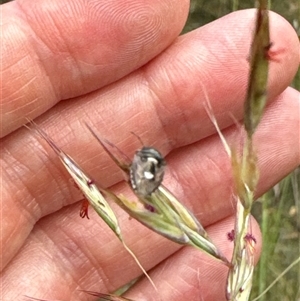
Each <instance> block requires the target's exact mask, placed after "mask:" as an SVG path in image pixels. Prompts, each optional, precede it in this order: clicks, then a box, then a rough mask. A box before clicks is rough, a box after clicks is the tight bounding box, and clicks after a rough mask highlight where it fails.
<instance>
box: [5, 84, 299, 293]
mask: <svg viewBox="0 0 300 301" xmlns="http://www.w3.org/2000/svg"><path fill="white" fill-rule="evenodd" d="M291 91H292V92H294V91H295V90H291ZM288 92H289V91H287V95H286V96H288V98H280V99H278V102H277V101H275V102H273V104H272V106H271V107H269V108H268V110H267V112H266V114H265V116H264V118H263V120H262V124H261V126H260V129H259V130H258V132H257V134H256V138H255V139H256V141H255V145H256V147H257V151H258V154H259V163H260V170H261V183H263V184H261V185H260V186H259V188H258V193H259V194H260V193H262V192H263V190H264V189H265V188H266V185H272V184H274V183H272V181H276V180H278V177H280V176H283V175H285V174H286V173H288V172H289V171H290V170H291V169H292V168H293V167H295V166H297V165H298V164H299V157H300V156H299V155H300V152H299V146H297V145H295V143H294V144H293V143H292V141H295V138H296V137H298V136H297V135H299V132H297V130H295V129H297V126H298V125H299V114H298V109H299V101H298V97H297V98H296V99H294V101H293V100H292V99H291V97H290V96H291V95H292V94H291V93H290V94H289V93H288ZM297 95H298V94H297ZM285 102H286V104H285ZM291 103H294V105H291ZM271 120H274V121H276V123H275V124H274V123H271V122H270V121H271ZM265 124H266V125H265ZM267 124H269V125H270V126H269V127H268V126H267ZM238 133H239V130H238V129H236V127H235V126H233V127H232V128H228V129H227V130H226V131H225V134H226V138H227V139H228V140H229V141H230V140H234V139H237V137H238ZM266 137H269V139H268V148H269V149H270V150H272V151H270V152H265V151H264V148H265V145H264V144H265V143H266ZM274 137H277V138H278V137H280V143H278V140H277V139H274ZM297 139H298V138H297ZM287 148H289V151H290V152H289V157H288V158H287V156H286V149H287ZM167 159H168V162H169V166H170V167H169V169H170V170H169V171H170V173H171V176H169V178H168V177H167V179H166V186H167V187H168V188H169V189H170V190H171V191H172V192H173V193H174V194H175V195H176V197H178V198H179V200H180V201H182V202H183V203H184V204H186V205H187V207H188V208H189V209H191V210H192V211H193V212H195V213H196V215H197V217H198V218H199V220H200V221H201V223H202V224H203V225H204V226H207V225H210V224H213V223H216V222H217V221H219V220H221V219H222V218H224V217H226V216H228V215H230V214H232V213H233V212H234V202H233V198H234V197H233V193H234V190H233V187H232V181H231V180H230V178H231V176H230V175H231V173H232V171H231V168H230V162H229V161H230V160H229V158H228V157H227V155H226V153H225V151H224V150H223V149H222V145H221V142H220V139H219V137H218V136H217V135H215V136H212V137H209V138H207V139H205V140H204V141H201V142H198V143H196V144H193V145H190V146H187V147H186V150H185V153H183V151H182V148H180V149H178V150H176V151H174V153H173V154H172V155H171V156H169V158H167ZM274 166H276V170H277V171H276V173H274V169H273V167H274ZM170 173H169V174H170ZM265 183H266V184H265ZM114 192H115V193H117V194H119V193H122V194H123V195H126V196H128V197H129V198H131V197H132V194H130V191H129V189H128V187H126V186H124V183H120V184H119V185H118V186H117V187H114ZM78 209H79V208H78V206H77V205H76V204H75V205H73V206H69V207H67V208H65V209H62V210H60V211H58V212H56V213H55V215H53V216H51V215H49V216H48V217H46V218H44V219H42V220H41V221H40V222H38V224H37V226H36V227H35V230H34V231H33V232H32V234H31V235H30V236H29V238H28V240H27V243H26V245H25V247H24V249H23V250H22V251H20V252H19V255H18V257H17V258H16V259H15V260H14V261H13V262H12V263H11V265H10V266H9V267H8V268H7V269H6V271H5V273H4V278H3V283H4V284H5V287H6V288H7V291H6V293H8V292H10V291H15V294H21V293H22V292H24V290H26V291H28V288H26V287H25V286H22V285H19V286H18V288H17V289H16V288H15V289H14V290H13V289H12V285H13V283H14V281H12V279H14V280H15V281H18V283H20V282H22V281H21V278H22V277H25V276H24V275H27V273H28V270H30V269H31V267H32V266H36V261H38V262H40V263H41V265H40V266H42V267H43V269H41V268H39V269H38V270H35V271H31V274H30V276H29V277H30V279H31V280H30V281H31V283H34V286H33V287H32V288H30V290H32V291H34V290H36V288H38V287H41V286H42V285H41V282H40V281H45V280H44V279H41V278H40V275H47V281H46V282H47V283H48V284H49V287H52V288H55V289H53V292H50V293H51V297H52V296H53V297H52V298H60V299H63V298H68V296H69V295H68V294H71V292H73V291H74V289H75V288H76V289H78V288H80V289H85V290H94V291H95V290H96V291H99V289H101V291H105V292H109V291H114V289H116V288H118V287H120V286H121V285H123V284H124V283H127V282H128V281H130V280H132V279H133V278H135V277H137V276H138V275H140V274H141V271H140V270H139V268H138V267H137V265H136V264H135V262H134V261H133V260H132V258H131V257H130V255H129V254H127V253H126V251H125V250H124V249H123V248H122V247H121V244H120V243H119V242H118V240H117V239H116V238H115V236H114V234H113V233H112V232H111V231H109V230H108V227H107V226H106V225H104V223H103V221H101V220H100V219H99V218H98V217H97V215H96V214H95V213H91V220H89V221H86V220H82V219H80V218H79V216H78V212H79V210H78ZM114 210H115V211H116V214H117V216H118V218H119V220H120V224H121V228H122V232H123V235H124V237H125V240H126V242H127V243H128V245H129V246H130V247H131V248H132V249H133V251H134V252H135V254H136V255H137V257H138V258H139V260H140V261H141V263H142V265H143V266H144V267H145V268H146V269H147V270H149V269H151V268H153V267H155V266H156V265H157V264H158V263H160V262H161V261H163V260H164V259H165V258H167V257H168V256H170V255H171V254H173V253H174V252H175V251H177V250H178V249H179V248H180V246H179V245H176V244H174V243H171V242H169V241H167V240H166V239H164V238H163V237H160V236H158V235H157V234H155V233H153V232H151V231H149V230H148V229H146V228H144V227H143V226H141V225H139V224H138V223H137V222H135V221H133V220H128V217H127V215H126V214H124V212H122V210H120V209H119V208H115V207H114ZM20 231H21V229H20ZM226 231H227V229H226V230H224V233H225V232H226ZM227 232H229V231H227ZM255 235H256V234H255ZM53 256H54V258H55V260H53ZM66 271H68V279H65V278H66V277H65V276H64V275H65V274H66ZM90 271H93V272H92V273H91V272H90ZM95 275H97V276H95ZM19 279H20V280H19ZM27 279H29V278H28V277H27ZM62 279H63V281H62ZM99 279H100V280H99ZM6 284H7V286H6ZM66 286H68V288H69V291H66V289H65V287H66ZM30 290H29V292H28V293H30ZM47 293H48V291H47ZM52 293H53V294H54V295H53V294H52ZM45 297H46V296H45V295H42V296H41V298H45Z"/></svg>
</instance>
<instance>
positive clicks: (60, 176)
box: [0, 0, 300, 301]
mask: <svg viewBox="0 0 300 301" xmlns="http://www.w3.org/2000/svg"><path fill="white" fill-rule="evenodd" d="M146 3H147V5H146V4H145V1H140V0H131V1H115V2H114V1H100V0H98V1H83V0H78V1H69V0H65V1H61V0H57V1H46V0H23V1H15V2H11V3H8V4H5V5H3V6H1V10H2V19H3V20H2V22H3V25H2V29H1V31H2V33H3V36H2V37H1V42H2V43H1V44H2V46H3V51H2V56H3V57H2V59H1V61H2V65H1V68H2V69H1V76H2V77H1V79H2V97H1V136H2V141H1V148H0V151H1V190H2V195H1V207H0V210H1V238H0V239H1V270H2V272H1V279H0V281H1V284H2V286H1V291H0V294H1V299H2V300H5V301H11V300H22V298H23V296H24V295H28V296H31V297H35V298H42V299H49V300H53V299H57V300H72V301H77V300H94V299H95V297H91V296H88V295H86V294H85V293H83V292H80V291H79V290H91V291H98V292H103V293H107V292H112V291H114V290H115V289H117V288H118V287H120V286H122V285H124V284H125V283H127V282H128V281H130V280H131V279H133V278H135V277H137V276H139V275H141V271H140V270H139V268H138V266H137V265H136V264H135V262H134V261H133V260H132V258H131V257H130V255H129V254H127V253H126V251H125V250H124V249H123V248H122V246H121V244H120V243H119V241H118V240H117V239H116V238H115V236H114V234H113V233H112V232H110V229H109V228H108V227H107V226H106V225H105V224H104V222H103V221H102V220H101V219H100V218H99V217H98V216H97V215H96V213H94V212H92V210H90V213H89V215H90V220H87V219H81V218H80V217H79V210H80V202H79V201H80V200H81V199H82V196H81V194H80V192H79V191H78V190H77V189H76V188H75V187H74V185H73V184H72V183H71V182H70V181H69V179H70V177H69V176H68V174H67V172H66V171H65V170H64V168H63V166H62V165H61V163H60V162H59V160H58V159H57V157H56V155H55V154H54V153H53V151H52V150H51V149H50V148H49V147H48V146H47V144H46V143H45V142H44V141H43V140H42V139H41V138H39V137H38V136H36V135H35V134H34V132H31V131H29V130H28V129H26V128H24V127H23V124H24V123H26V119H25V118H26V117H27V118H31V119H34V120H35V121H36V123H37V124H38V125H39V126H40V127H41V128H42V129H43V130H44V131H45V132H47V133H48V134H49V135H50V136H51V137H52V138H53V139H54V141H55V142H56V143H57V145H58V146H59V147H61V148H62V149H63V150H64V151H65V152H66V153H68V154H69V155H71V156H72V157H73V158H74V159H75V160H76V161H77V162H78V163H79V164H80V165H81V166H82V167H83V168H84V169H85V170H86V171H88V173H89V175H90V176H91V177H93V179H94V180H95V182H98V183H101V184H102V185H104V186H106V187H110V188H111V189H112V190H114V191H115V192H116V193H123V194H125V195H128V197H130V196H132V193H131V192H130V189H128V187H127V186H126V184H125V183H124V181H123V180H122V179H123V176H122V174H121V173H120V172H119V170H118V168H117V167H116V166H115V165H114V163H113V162H112V161H111V160H110V159H109V158H108V156H107V155H105V154H104V151H103V149H102V148H101V147H100V146H99V144H97V142H96V141H95V139H94V138H93V136H92V135H91V134H90V133H89V132H88V130H87V128H86V127H85V125H84V122H87V123H88V124H89V125H90V126H91V127H92V128H93V129H95V131H97V133H99V134H100V135H101V136H103V137H105V138H106V139H108V140H110V141H111V142H113V143H114V144H116V145H117V146H118V147H119V148H120V149H122V151H124V153H126V154H127V155H129V156H132V155H133V154H134V151H135V150H136V149H138V148H140V147H141V145H140V142H139V141H138V140H137V139H136V137H134V136H133V135H132V134H130V132H134V133H135V134H137V135H138V136H139V137H141V139H142V141H143V142H144V143H145V144H146V145H150V146H155V147H156V148H158V149H159V150H160V151H161V152H162V153H163V154H164V155H165V156H166V161H167V164H168V168H167V171H166V179H165V185H166V186H167V187H169V189H170V190H172V191H173V193H174V194H175V195H176V196H177V197H178V198H179V199H180V200H181V201H182V202H183V203H185V204H186V205H187V207H188V208H190V209H191V210H192V211H193V212H195V214H196V216H197V217H198V218H199V219H200V221H201V222H202V224H203V225H204V226H205V227H206V228H207V230H208V232H209V233H210V235H211V237H212V239H213V240H214V241H215V243H216V244H217V245H218V246H219V247H220V249H221V250H222V251H223V253H224V254H225V255H226V256H228V258H230V254H231V250H232V243H231V242H229V241H228V239H227V235H226V233H227V232H230V231H231V230H232V228H233V222H234V205H233V204H234V202H233V199H234V197H233V191H234V190H233V188H232V180H231V169H230V162H229V160H228V157H227V155H226V153H225V151H224V149H223V147H222V144H221V143H220V139H219V137H218V136H217V134H216V132H215V129H214V127H213V125H212V123H211V121H210V120H209V118H208V116H207V113H206V112H205V109H204V106H203V103H204V101H205V96H204V95H205V93H204V89H205V90H206V92H207V94H208V97H209V100H210V102H211V105H212V107H213V110H214V113H215V115H216V118H217V120H218V122H219V125H220V127H221V128H223V129H224V134H225V136H226V138H227V139H228V141H229V143H231V144H234V143H236V145H238V144H239V143H240V141H241V134H240V130H239V128H238V127H237V125H236V120H241V119H242V114H243V101H244V97H245V89H246V84H247V75H248V67H249V63H248V58H249V46H250V41H251V35H252V30H251V28H252V27H253V22H254V11H253V10H251V11H240V12H236V13H234V14H231V15H228V16H226V17H224V18H222V19H219V20H217V21H216V22H214V23H212V24H209V25H207V26H205V27H202V28H199V29H198V30H196V31H194V32H192V33H190V34H186V35H184V36H181V37H178V35H179V33H180V32H181V30H182V28H183V26H184V24H185V22H186V17H187V13H188V5H189V3H188V1H182V0H177V1H174V0H163V1H162V0H151V1H146ZM271 41H272V47H271V50H272V55H273V56H272V55H271V60H270V78H269V89H268V96H269V104H268V107H267V109H266V113H265V116H264V118H263V120H262V123H261V125H260V126H259V129H258V132H257V133H256V135H255V143H256V147H257V151H258V155H259V165H260V171H261V181H260V183H259V187H258V190H257V195H258V196H259V195H261V194H262V193H263V192H265V191H266V190H267V189H268V188H270V187H271V186H272V185H274V184H275V183H276V182H278V181H279V180H280V179H281V178H283V177H284V176H285V175H286V174H288V173H289V172H291V171H292V170H293V169H294V168H295V167H296V166H297V165H299V164H300V159H299V158H300V152H299V109H300V107H299V92H298V91H296V90H294V89H292V88H289V87H288V86H289V84H290V82H291V80H292V78H293V77H294V75H295V72H296V70H297V69H298V66H299V40H298V38H297V35H296V33H295V32H294V30H293V29H292V27H291V26H290V25H289V24H288V23H287V22H286V21H285V20H284V19H283V18H282V17H280V16H278V15H276V14H271ZM233 116H234V117H233ZM225 128H226V130H225ZM113 208H114V209H115V210H116V214H117V216H118V217H119V219H120V224H121V228H122V230H123V232H124V237H125V240H126V242H127V244H128V245H129V246H130V247H131V248H132V250H133V251H134V252H135V253H136V255H137V257H138V258H139V259H140V261H141V263H142V264H143V266H144V267H145V269H147V270H148V271H149V270H151V271H149V274H150V276H151V277H152V279H153V281H154V283H156V286H157V288H158V293H156V292H155V291H154V290H153V288H152V287H151V285H150V283H149V281H148V280H143V281H141V282H140V283H139V284H137V285H136V286H135V287H134V288H133V289H132V290H131V291H130V292H129V293H128V294H127V297H129V298H132V299H134V300H159V299H161V300H172V301H176V300H184V299H185V300H205V301H207V300H225V293H224V291H225V278H226V273H227V268H226V267H225V266H223V265H222V264H220V263H218V262H215V261H213V260H211V259H208V257H207V256H206V255H204V254H202V253H201V252H199V251H197V250H194V249H192V248H182V247H181V246H179V245H177V244H175V243H172V242H170V241H168V240H166V239H165V238H163V237H160V236H158V235H157V234H155V233H152V232H150V231H149V230H148V229H146V228H145V227H143V226H141V225H140V224H138V223H137V222H135V221H133V220H129V218H128V216H127V215H126V214H125V213H124V212H122V210H120V209H118V208H117V207H116V206H113ZM251 232H252V235H253V236H254V237H255V238H256V239H257V245H256V248H255V252H254V254H255V258H256V260H257V259H258V256H259V252H260V246H261V238H260V233H259V228H258V226H257V224H256V223H255V221H254V220H253V222H252V229H251Z"/></svg>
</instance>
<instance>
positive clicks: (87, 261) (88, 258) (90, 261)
mask: <svg viewBox="0 0 300 301" xmlns="http://www.w3.org/2000/svg"><path fill="white" fill-rule="evenodd" d="M71 222H73V221H71ZM58 229H59V230H60V232H61V233H62V234H63V237H64V241H68V244H67V245H68V247H67V248H63V249H61V250H60V249H59V248H58V254H61V256H59V258H61V262H62V265H59V266H61V272H62V276H63V275H64V273H65V271H66V270H68V271H69V272H68V274H69V275H70V278H72V279H73V280H74V281H75V283H77V285H78V286H80V283H79V279H77V277H76V276H75V275H73V273H74V271H77V270H78V266H79V268H80V266H91V267H94V269H95V272H96V273H97V275H98V277H96V278H95V279H101V282H102V285H103V286H104V289H105V290H106V291H109V289H110V285H109V283H110V282H111V281H110V280H109V279H110V277H109V276H108V275H106V272H105V270H104V269H102V267H101V265H99V261H98V260H97V259H96V258H95V257H94V256H93V255H92V253H91V252H90V250H89V249H88V248H82V247H81V246H80V245H78V243H77V241H76V239H74V238H73V235H71V234H70V233H69V228H58ZM45 234H46V233H45ZM48 237H49V239H51V237H50V236H49V235H48ZM51 240H52V239H51ZM52 241H53V243H54V245H56V243H55V241H56V240H55V239H53V240H52ZM69 241H71V244H70V242H69ZM58 245H60V244H58ZM69 245H71V246H72V249H71V248H70V246H69ZM73 245H75V247H73ZM73 250H77V252H76V253H75V255H74V254H73V252H74V251H73ZM78 252H80V253H81V254H82V256H81V255H79V254H78ZM70 255H71V256H70ZM74 256H75V257H76V260H75V262H77V259H79V258H81V262H82V264H80V265H78V264H75V262H74V260H73V257H74ZM65 258H66V259H68V260H67V261H68V264H67V265H66V263H65V260H64V259H65ZM68 266H69V268H68ZM70 283H72V281H70ZM72 286H73V285H72Z"/></svg>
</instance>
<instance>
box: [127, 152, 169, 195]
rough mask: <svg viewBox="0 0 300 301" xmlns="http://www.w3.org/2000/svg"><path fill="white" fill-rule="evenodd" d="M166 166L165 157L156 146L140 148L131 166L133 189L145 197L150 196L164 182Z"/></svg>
mask: <svg viewBox="0 0 300 301" xmlns="http://www.w3.org/2000/svg"><path fill="white" fill-rule="evenodd" d="M165 166H166V161H165V159H164V158H163V156H162V155H161V153H160V152H159V151H157V150H156V149H155V148H152V147H143V148H142V149H141V150H138V151H137V152H136V153H135V154H134V157H133V160H132V163H131V166H130V183H131V186H132V189H133V190H134V191H135V192H136V193H137V194H139V195H141V196H143V197H146V196H150V195H151V193H152V192H154V191H155V190H156V189H157V188H158V187H159V185H160V184H161V183H162V181H163V177H164V171H165Z"/></svg>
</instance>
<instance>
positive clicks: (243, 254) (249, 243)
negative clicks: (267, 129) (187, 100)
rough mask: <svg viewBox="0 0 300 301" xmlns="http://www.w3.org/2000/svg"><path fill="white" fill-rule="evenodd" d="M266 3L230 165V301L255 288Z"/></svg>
mask: <svg viewBox="0 0 300 301" xmlns="http://www.w3.org/2000/svg"><path fill="white" fill-rule="evenodd" d="M270 45H271V44H270V39H269V16H268V10H267V1H265V0H260V1H259V8H258V10H257V17H256V29H255V33H254V38H253V42H252V47H251V62H250V75H249V83H248V91H247V98H246V101H245V111H244V127H245V130H246V133H247V138H246V142H245V144H244V147H243V151H242V155H241V157H240V156H239V155H238V153H237V152H236V151H235V150H232V152H231V153H232V156H231V163H232V169H233V178H234V182H235V187H236V193H237V211H236V221H235V229H234V238H233V239H234V250H233V256H232V262H231V263H232V268H230V269H229V273H228V278H227V289H226V297H227V300H230V301H243V300H245V301H246V300H248V299H249V296H250V292H251V288H252V281H253V279H252V278H253V271H254V252H255V243H256V240H255V238H254V237H252V235H251V234H250V233H249V229H250V225H249V221H250V215H251V208H252V205H253V202H254V193H255V189H256V186H257V183H258V178H259V173H258V166H257V156H256V152H255V150H254V147H253V140H252V136H253V133H254V132H255V130H256V128H257V126H258V124H259V122H260V120H261V117H262V114H263V110H264V108H265V105H266V100H267V80H268V65H269V64H268V58H267V55H266V51H267V50H268V49H269V47H270Z"/></svg>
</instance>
